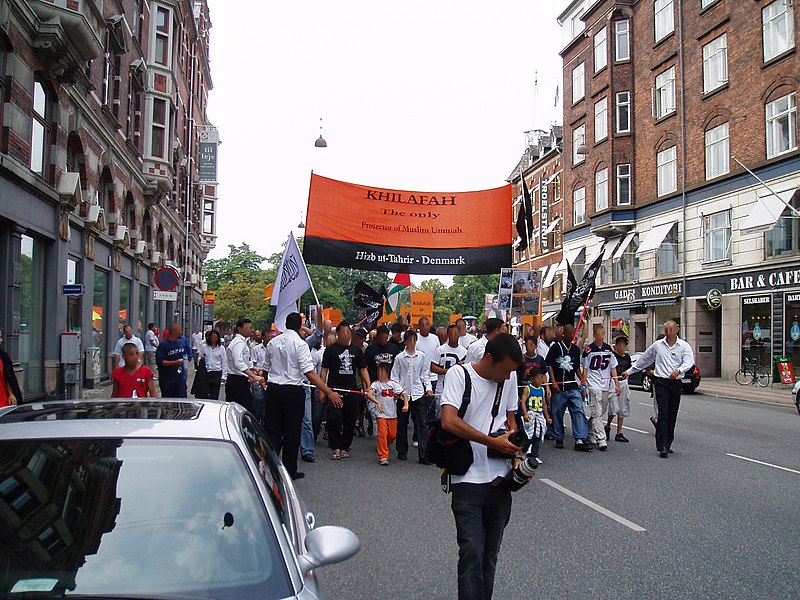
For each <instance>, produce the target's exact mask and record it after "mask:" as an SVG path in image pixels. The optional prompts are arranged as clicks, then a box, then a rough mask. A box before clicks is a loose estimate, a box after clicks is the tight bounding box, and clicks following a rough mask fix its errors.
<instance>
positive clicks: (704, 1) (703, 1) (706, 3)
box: [700, 0, 717, 8]
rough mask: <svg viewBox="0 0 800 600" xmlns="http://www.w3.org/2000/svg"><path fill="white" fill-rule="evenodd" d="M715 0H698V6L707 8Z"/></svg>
mask: <svg viewBox="0 0 800 600" xmlns="http://www.w3.org/2000/svg"><path fill="white" fill-rule="evenodd" d="M716 1H717V0H700V8H708V7H709V6H711V5H712V4H714V2H716Z"/></svg>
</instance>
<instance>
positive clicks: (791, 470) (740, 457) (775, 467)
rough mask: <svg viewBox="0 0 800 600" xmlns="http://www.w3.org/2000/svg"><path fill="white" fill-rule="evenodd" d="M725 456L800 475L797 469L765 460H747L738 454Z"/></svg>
mask: <svg viewBox="0 0 800 600" xmlns="http://www.w3.org/2000/svg"><path fill="white" fill-rule="evenodd" d="M725 456H732V457H733V458H738V459H741V460H746V461H747V462H751V463H756V464H759V465H764V466H765V467H772V468H773V469H780V470H781V471H789V473H797V474H798V475H800V471H796V470H795V469H790V468H788V467H781V466H779V465H773V464H772V463H768V462H764V461H763V460H756V459H755V458H747V457H746V456H739V455H738V454H731V453H727V454H726V455H725Z"/></svg>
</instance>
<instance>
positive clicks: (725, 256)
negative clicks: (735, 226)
mask: <svg viewBox="0 0 800 600" xmlns="http://www.w3.org/2000/svg"><path fill="white" fill-rule="evenodd" d="M720 233H721V234H722V239H721V245H722V248H721V255H720V248H718V246H717V244H716V243H715V242H716V241H718V240H719V236H718V235H717V234H720ZM731 233H732V227H731V211H730V210H723V211H720V212H716V213H713V214H710V215H703V262H706V263H713V262H720V261H724V260H730V258H731Z"/></svg>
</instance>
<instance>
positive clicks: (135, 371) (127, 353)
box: [111, 344, 157, 398]
mask: <svg viewBox="0 0 800 600" xmlns="http://www.w3.org/2000/svg"><path fill="white" fill-rule="evenodd" d="M122 359H123V360H124V361H125V365H124V366H122V367H117V368H116V369H114V371H113V372H112V373H111V379H113V380H114V390H113V392H112V393H111V397H112V398H146V397H147V396H148V395H149V396H150V397H151V398H156V397H157V394H156V384H155V382H154V381H153V376H154V374H153V371H152V370H150V367H146V366H144V365H141V366H140V365H139V352H138V350H137V349H136V344H125V345H124V346H122Z"/></svg>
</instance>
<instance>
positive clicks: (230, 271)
mask: <svg viewBox="0 0 800 600" xmlns="http://www.w3.org/2000/svg"><path fill="white" fill-rule="evenodd" d="M228 250H229V254H228V256H226V257H225V258H214V259H211V260H209V261H207V262H206V264H205V268H204V269H203V273H204V275H205V279H206V284H208V289H210V290H219V289H220V286H221V285H222V284H223V283H228V284H233V283H234V282H236V281H241V280H242V279H241V278H237V277H236V276H237V275H241V276H242V277H244V279H245V280H247V281H250V282H255V281H256V280H259V279H263V278H264V269H263V268H262V264H263V263H264V262H265V261H266V260H267V259H266V258H264V257H263V256H261V255H260V254H258V253H257V252H255V251H254V250H251V249H250V246H249V245H248V244H245V243H242V244H240V245H239V246H234V245H233V244H229V245H228ZM278 262H279V263H280V255H279V256H278Z"/></svg>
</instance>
